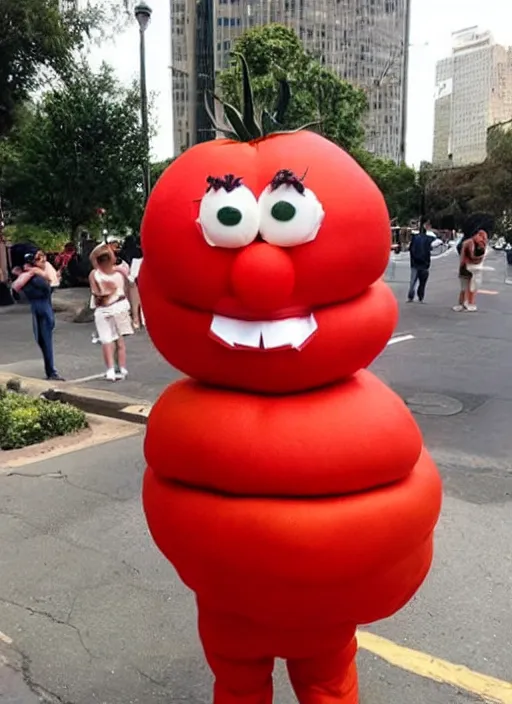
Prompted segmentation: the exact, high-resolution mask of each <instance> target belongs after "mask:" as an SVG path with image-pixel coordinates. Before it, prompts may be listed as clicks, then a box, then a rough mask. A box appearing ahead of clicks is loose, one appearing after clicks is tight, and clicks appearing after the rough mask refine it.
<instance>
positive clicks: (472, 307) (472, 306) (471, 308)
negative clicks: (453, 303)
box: [465, 303, 478, 313]
mask: <svg viewBox="0 0 512 704" xmlns="http://www.w3.org/2000/svg"><path fill="white" fill-rule="evenodd" d="M465 308H466V310H467V312H468V313H476V311H477V310H478V308H477V307H476V306H475V304H474V303H468V305H467V306H465Z"/></svg>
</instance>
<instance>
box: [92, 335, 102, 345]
mask: <svg viewBox="0 0 512 704" xmlns="http://www.w3.org/2000/svg"><path fill="white" fill-rule="evenodd" d="M99 341H100V338H99V337H98V336H97V335H92V336H91V342H92V344H93V345H97V344H98V343H99Z"/></svg>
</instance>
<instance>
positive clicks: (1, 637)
mask: <svg viewBox="0 0 512 704" xmlns="http://www.w3.org/2000/svg"><path fill="white" fill-rule="evenodd" d="M0 640H1V641H2V643H6V644H7V645H12V638H9V636H6V635H5V633H2V631H0Z"/></svg>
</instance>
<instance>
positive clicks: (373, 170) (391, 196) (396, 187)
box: [355, 150, 422, 225]
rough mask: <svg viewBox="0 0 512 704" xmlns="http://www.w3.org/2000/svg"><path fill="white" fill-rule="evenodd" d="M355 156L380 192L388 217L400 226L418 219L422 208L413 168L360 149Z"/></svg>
mask: <svg viewBox="0 0 512 704" xmlns="http://www.w3.org/2000/svg"><path fill="white" fill-rule="evenodd" d="M355 156H356V158H357V159H358V161H359V163H360V164H361V166H362V167H363V168H364V169H365V170H366V171H367V172H368V173H369V174H370V176H371V177H372V178H373V180H374V181H375V183H376V184H377V185H378V186H379V188H380V190H381V191H382V193H383V195H384V198H385V199H386V203H387V206H388V210H389V214H390V216H391V218H392V219H396V220H397V222H398V224H400V225H407V224H408V223H409V221H410V220H412V219H416V218H418V216H419V215H420V214H421V210H422V207H421V206H422V202H421V200H422V199H421V193H422V192H421V184H420V179H419V175H418V174H417V172H416V171H415V169H413V168H412V167H410V166H407V165H406V164H396V163H395V162H394V161H392V160H391V159H382V158H380V157H376V156H374V155H373V154H370V153H369V152H366V151H364V150H360V151H358V152H357V153H356V154H355Z"/></svg>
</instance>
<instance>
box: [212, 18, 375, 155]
mask: <svg viewBox="0 0 512 704" xmlns="http://www.w3.org/2000/svg"><path fill="white" fill-rule="evenodd" d="M234 50H235V52H236V53H239V54H242V55H243V56H244V57H245V59H246V61H247V64H248V67H249V71H250V74H251V82H252V87H253V92H254V101H255V104H256V107H257V108H259V109H260V110H261V109H263V108H267V109H268V108H269V107H270V108H271V107H273V106H274V105H275V103H276V102H277V95H278V83H279V79H280V78H284V77H286V78H287V80H288V82H289V84H290V88H291V93H292V98H291V102H290V106H289V108H288V110H287V112H286V115H285V120H284V123H283V126H284V128H285V129H295V128H298V127H301V126H303V125H305V124H308V123H312V122H319V126H318V129H319V131H320V132H321V133H322V134H323V135H324V136H325V137H327V138H328V139H331V140H332V141H333V142H335V143H336V144H339V145H340V146H341V147H344V148H345V149H348V150H349V151H351V150H353V149H356V148H357V147H359V146H360V145H361V144H362V142H363V138H364V130H363V126H362V118H363V116H364V113H365V111H366V109H367V100H366V96H365V94H364V92H363V91H362V90H360V89H359V88H356V87H354V86H352V85H350V84H349V83H347V82H346V81H343V80H341V79H340V78H339V77H338V76H337V75H336V73H334V71H331V70H329V69H327V68H325V67H324V66H322V65H321V63H320V62H319V61H317V60H316V59H315V58H314V57H313V56H311V55H310V54H308V53H307V52H306V51H305V50H304V47H303V46H302V43H301V41H300V39H299V38H298V36H297V35H296V34H295V32H294V31H293V30H292V29H289V28H287V27H284V26H281V25H278V24H270V25H265V26H263V27H255V28H253V29H250V30H248V31H247V32H245V33H244V34H243V35H242V36H241V37H239V38H238V39H237V40H236V42H235V47H234ZM218 80H219V85H220V89H221V95H222V98H223V99H224V100H226V101H227V102H228V103H231V104H232V105H234V106H235V107H237V108H239V109H240V108H241V103H242V94H241V86H242V80H241V68H240V62H239V61H238V60H237V58H236V56H234V57H233V60H232V62H231V65H230V66H229V68H227V69H225V70H224V71H221V72H220V74H219V76H218Z"/></svg>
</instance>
